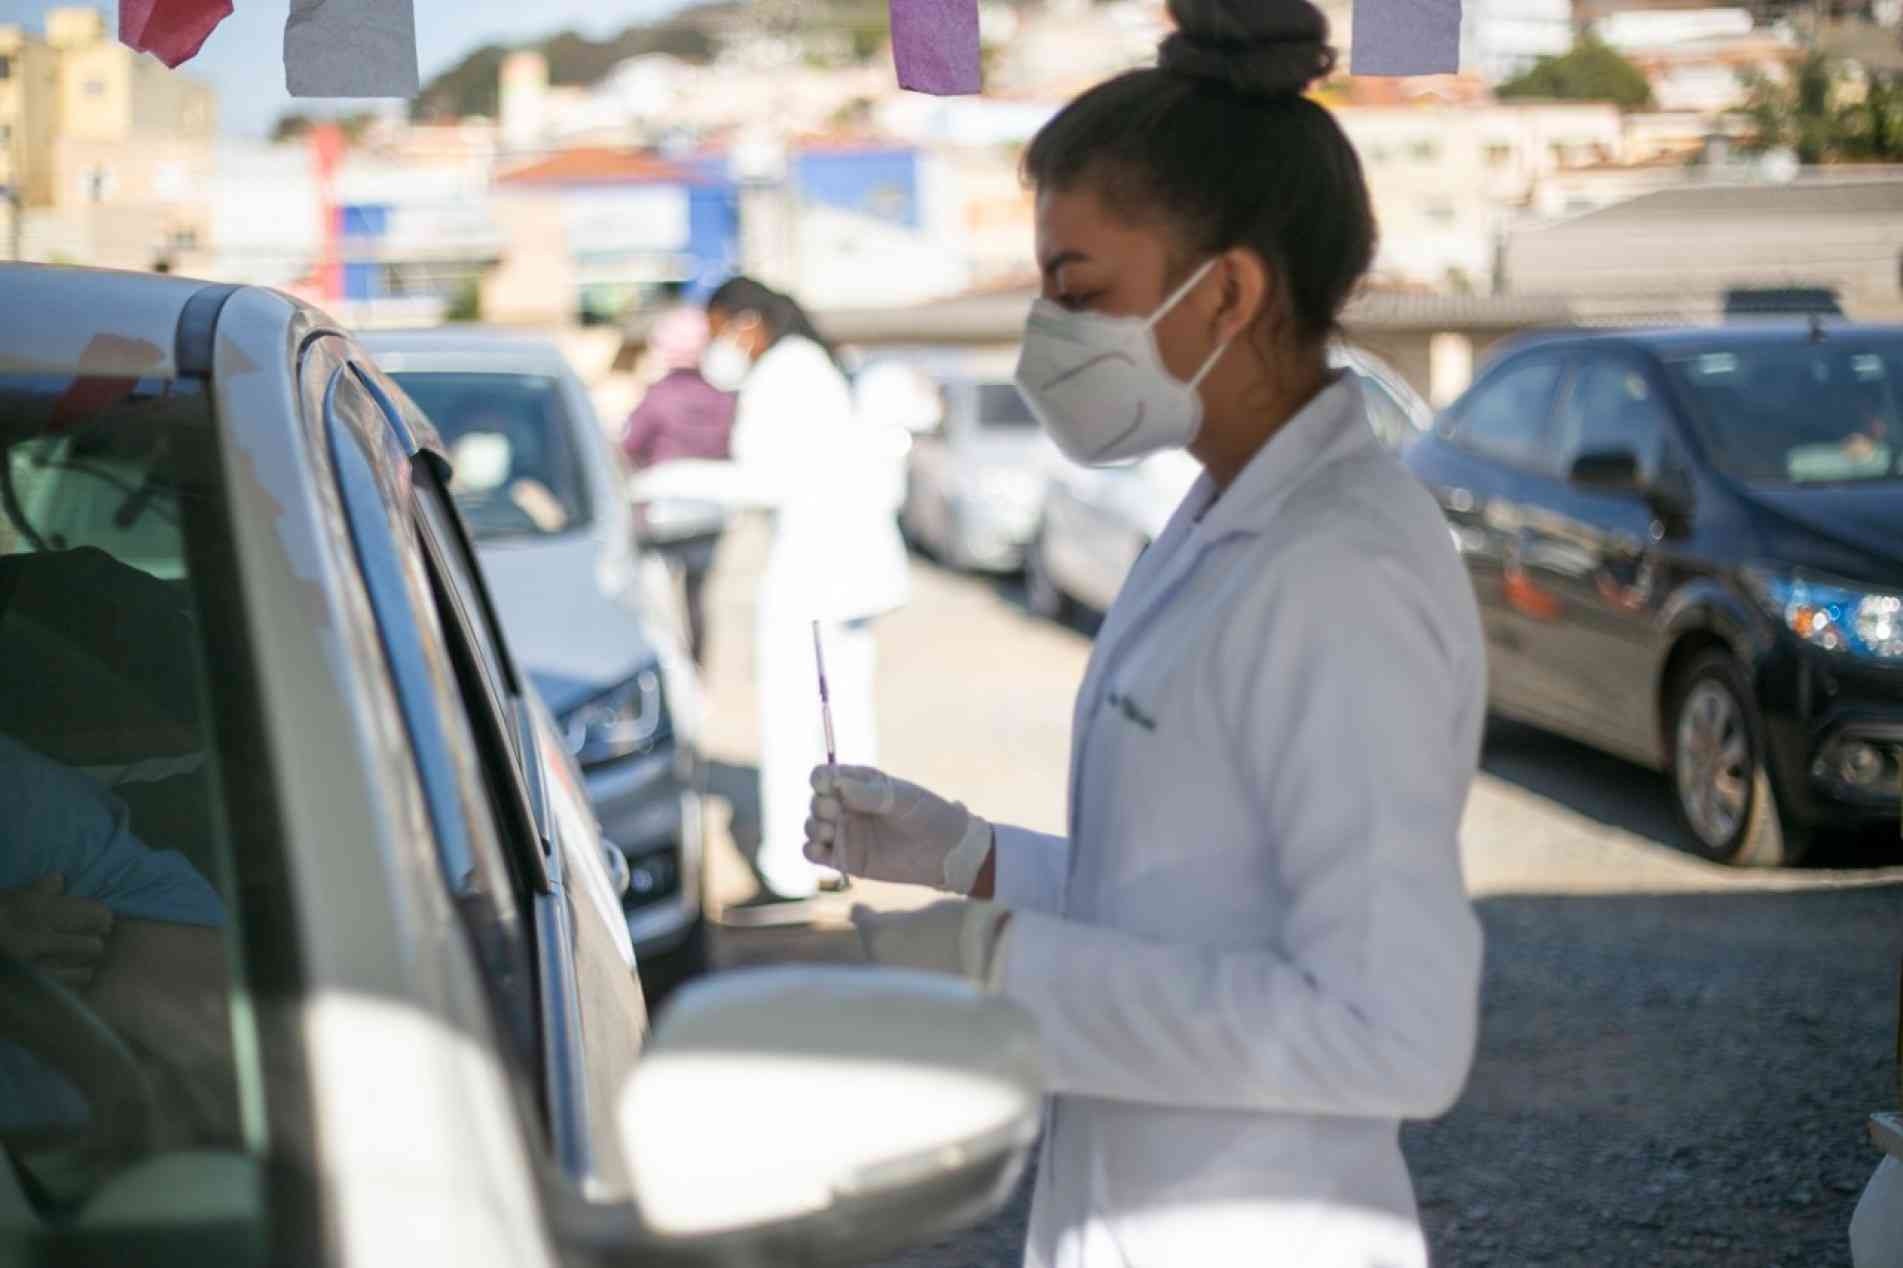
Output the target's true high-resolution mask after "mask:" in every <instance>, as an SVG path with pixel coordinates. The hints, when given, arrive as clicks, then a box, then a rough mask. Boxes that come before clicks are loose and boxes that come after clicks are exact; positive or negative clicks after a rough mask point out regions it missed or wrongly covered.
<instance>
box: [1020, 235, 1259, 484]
mask: <svg viewBox="0 0 1903 1268" xmlns="http://www.w3.org/2000/svg"><path fill="white" fill-rule="evenodd" d="M1215 263H1216V261H1215V260H1214V259H1211V260H1209V261H1208V262H1207V263H1205V264H1204V265H1203V266H1202V267H1201V268H1199V269H1197V270H1196V271H1195V272H1194V273H1192V274H1191V275H1190V277H1189V280H1188V281H1186V282H1184V283H1183V284H1182V285H1181V286H1179V287H1177V288H1176V291H1175V293H1174V294H1172V295H1171V296H1170V297H1169V298H1168V299H1166V300H1164V301H1163V303H1162V306H1161V307H1159V308H1158V309H1157V310H1156V311H1155V312H1154V313H1151V314H1150V315H1149V316H1148V317H1111V316H1105V315H1104V314H1102V313H1086V312H1071V311H1070V310H1068V309H1066V308H1064V307H1063V306H1062V305H1059V304H1055V303H1053V302H1051V301H1050V300H1048V299H1040V300H1038V301H1037V302H1036V303H1035V304H1033V305H1032V306H1031V315H1030V317H1029V319H1028V320H1027V321H1026V322H1025V325H1024V348H1023V351H1022V352H1021V353H1020V354H1019V356H1018V372H1017V384H1018V390H1019V391H1020V392H1022V393H1024V399H1025V401H1026V402H1027V403H1028V404H1029V405H1030V407H1031V412H1032V413H1034V414H1035V415H1037V420H1038V422H1040V423H1042V424H1043V425H1044V430H1045V431H1047V432H1049V433H1050V435H1051V439H1052V440H1054V441H1055V442H1057V447H1058V448H1059V449H1061V450H1063V451H1064V454H1065V455H1066V456H1067V457H1069V458H1070V459H1072V460H1073V461H1075V462H1081V463H1083V464H1084V465H1086V466H1106V465H1108V464H1110V463H1114V462H1123V461H1126V460H1128V459H1131V458H1138V457H1142V456H1143V455H1144V454H1150V453H1155V452H1157V451H1158V450H1162V449H1182V448H1186V447H1188V445H1189V444H1190V442H1192V441H1194V440H1195V439H1196V434H1197V432H1198V431H1200V430H1201V429H1202V424H1203V400H1202V397H1201V396H1200V395H1198V393H1197V391H1196V389H1197V388H1199V387H1200V386H1202V381H1203V379H1204V378H1205V377H1207V376H1208V374H1209V372H1210V370H1212V369H1213V368H1215V365H1216V361H1217V360H1218V359H1219V358H1220V357H1221V356H1222V354H1223V353H1224V352H1225V351H1226V350H1227V349H1228V347H1229V341H1228V340H1227V339H1225V340H1223V342H1222V343H1220V344H1219V345H1217V347H1216V350H1215V351H1214V352H1212V353H1210V354H1209V359H1208V360H1206V361H1204V362H1203V366H1202V369H1200V370H1198V371H1197V372H1196V377H1194V378H1193V379H1191V380H1190V381H1189V382H1187V383H1185V382H1183V381H1182V380H1181V379H1179V378H1177V377H1176V376H1175V375H1173V374H1171V373H1170V372H1169V368H1168V367H1167V366H1165V365H1164V364H1163V355H1162V353H1161V352H1160V351H1158V349H1157V346H1156V323H1157V322H1159V321H1161V320H1162V319H1163V318H1164V317H1165V316H1166V315H1168V313H1169V311H1170V310H1171V309H1173V308H1175V307H1176V305H1177V304H1179V303H1181V302H1182V299H1183V296H1185V295H1187V294H1189V292H1190V291H1191V290H1192V289H1194V288H1195V286H1196V284H1197V283H1198V282H1200V281H1202V280H1203V278H1204V277H1205V276H1206V275H1207V274H1208V273H1209V270H1210V269H1211V268H1213V267H1215Z"/></svg>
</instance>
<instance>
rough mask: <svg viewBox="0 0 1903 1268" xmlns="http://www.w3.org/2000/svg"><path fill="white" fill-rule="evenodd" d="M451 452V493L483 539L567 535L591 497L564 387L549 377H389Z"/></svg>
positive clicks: (582, 519) (422, 373)
mask: <svg viewBox="0 0 1903 1268" xmlns="http://www.w3.org/2000/svg"><path fill="white" fill-rule="evenodd" d="M390 377H392V378H394V379H395V380H396V381H397V382H398V383H399V384H401V385H402V387H403V390H404V391H405V392H407V393H409V396H410V399H411V400H412V401H414V402H416V404H417V406H418V408H420V409H421V410H422V411H423V412H424V413H425V414H427V415H429V419H430V421H431V422H432V423H434V424H436V430H437V431H438V432H440V433H441V434H442V437H443V445H444V447H445V448H447V449H448V450H449V460H450V465H451V467H452V468H453V470H454V472H455V475H454V478H453V479H452V480H451V481H450V486H449V491H450V493H451V494H452V495H454V497H455V499H456V506H457V508H458V509H459V510H461V511H462V513H463V518H464V519H466V520H467V521H468V522H469V528H470V531H471V532H472V533H474V534H475V536H476V538H477V539H478V540H488V539H495V538H502V537H540V536H548V535H552V534H556V533H565V532H569V531H570V530H572V529H575V528H579V527H580V526H581V525H583V524H584V523H586V522H587V520H588V499H587V493H586V490H585V488H584V485H583V480H582V470H581V463H580V461H579V460H578V455H577V454H576V452H575V445H574V440H573V433H572V432H571V431H570V422H571V420H570V419H569V417H568V411H567V409H566V408H565V407H564V406H563V403H562V391H561V384H560V382H559V381H558V380H556V379H554V378H551V377H548V376H546V375H537V374H491V373H479V374H470V373H448V372H441V371H426V370H406V371H401V372H398V373H396V374H393V375H391V376H390Z"/></svg>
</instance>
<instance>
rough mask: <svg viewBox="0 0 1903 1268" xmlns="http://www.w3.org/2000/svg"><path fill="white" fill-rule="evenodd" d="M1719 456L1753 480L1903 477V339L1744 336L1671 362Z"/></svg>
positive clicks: (1726, 467)
mask: <svg viewBox="0 0 1903 1268" xmlns="http://www.w3.org/2000/svg"><path fill="white" fill-rule="evenodd" d="M1667 365H1668V368H1669V371H1670V373H1671V374H1672V376H1673V377H1674V378H1675V379H1676V380H1677V381H1678V382H1679V383H1680V384H1681V385H1682V386H1683V387H1684V388H1685V389H1686V391H1687V395H1688V396H1689V397H1690V400H1691V405H1692V414H1693V421H1694V423H1695V424H1696V426H1697V427H1698V429H1699V431H1700V433H1701V435H1702V438H1703V440H1704V442H1705V447H1706V449H1707V450H1708V451H1709V453H1710V455H1711V459H1712V461H1713V462H1714V463H1715V464H1716V465H1717V466H1718V467H1719V468H1720V469H1721V470H1723V471H1725V472H1727V473H1728V474H1730V475H1732V476H1735V477H1737V478H1739V479H1741V480H1745V481H1747V482H1749V483H1753V484H1819V483H1832V482H1854V481H1869V480H1894V479H1898V478H1903V340H1900V339H1893V338H1892V339H1868V338H1859V339H1839V338H1827V339H1820V340H1817V341H1814V342H1813V341H1811V340H1808V339H1805V340H1802V341H1798V340H1792V341H1791V342H1788V343H1773V342H1769V341H1763V342H1750V343H1745V342H1738V343H1735V344H1733V345H1731V346H1728V347H1726V346H1719V347H1709V348H1704V349H1699V350H1696V351H1691V352H1687V353H1684V354H1682V355H1679V356H1676V357H1673V358H1672V359H1671V360H1669V361H1668V362H1667Z"/></svg>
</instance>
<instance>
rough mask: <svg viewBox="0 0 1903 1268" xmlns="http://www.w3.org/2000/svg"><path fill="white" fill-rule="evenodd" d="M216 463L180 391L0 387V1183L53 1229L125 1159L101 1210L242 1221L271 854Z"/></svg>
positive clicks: (256, 1195)
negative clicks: (129, 1178) (196, 1200)
mask: <svg viewBox="0 0 1903 1268" xmlns="http://www.w3.org/2000/svg"><path fill="white" fill-rule="evenodd" d="M222 471H223V462H222V460H221V455H220V452H219V445H218V438H217V434H216V429H215V427H214V425H213V422H212V412H211V409H210V407H209V402H208V401H207V399H206V397H205V395H204V393H203V392H202V390H201V389H199V388H198V387H197V386H196V385H195V384H191V383H172V382H164V381H144V382H141V381H135V380H131V379H111V378H97V379H94V378H82V379H68V378H63V377H59V376H51V375H0V509H3V510H4V514H0V666H4V668H3V669H0V823H4V824H6V830H5V832H4V833H0V979H4V981H5V983H6V989H5V992H4V993H5V995H6V997H7V999H8V1001H9V1002H8V1006H7V1007H6V1008H4V1009H0V1144H3V1145H4V1147H5V1149H6V1152H7V1154H8V1155H9V1158H8V1159H7V1162H6V1163H5V1164H4V1166H5V1168H6V1169H7V1174H6V1176H5V1177H4V1179H0V1190H3V1189H7V1188H14V1187H15V1186H14V1180H15V1179H16V1178H17V1180H18V1186H17V1189H15V1191H16V1192H19V1193H21V1194H22V1195H23V1196H24V1199H25V1201H26V1202H27V1203H28V1204H29V1205H31V1206H32V1207H33V1208H34V1209H35V1210H36V1211H37V1213H38V1215H39V1216H40V1218H42V1219H44V1220H47V1221H49V1226H50V1225H51V1224H58V1223H60V1222H62V1221H65V1220H68V1219H71V1220H72V1221H73V1224H74V1226H75V1227H78V1228H84V1227H85V1226H86V1221H87V1218H88V1215H89V1213H90V1212H92V1211H93V1210H94V1209H95V1203H94V1199H95V1198H96V1197H97V1196H98V1195H99V1194H100V1193H101V1192H102V1190H104V1189H106V1188H107V1186H108V1185H109V1184H110V1183H111V1182H112V1181H113V1180H114V1179H115V1178H117V1177H121V1176H125V1175H127V1174H128V1173H130V1172H131V1171H133V1170H134V1169H137V1170H138V1172H139V1174H141V1175H143V1176H144V1177H146V1178H145V1180H144V1181H143V1182H142V1183H143V1187H142V1188H138V1189H137V1190H136V1193H142V1194H145V1195H146V1196H145V1197H143V1198H140V1197H137V1196H135V1191H134V1190H128V1189H126V1188H125V1186H124V1185H119V1186H114V1192H116V1193H118V1194H119V1199H123V1201H122V1203H121V1205H120V1206H118V1207H115V1208H114V1210H115V1212H116V1214H115V1215H113V1216H112V1217H111V1218H112V1219H114V1220H118V1221H121V1222H124V1223H128V1224H130V1225H132V1226H134V1227H136V1226H138V1225H140V1224H142V1223H146V1222H149V1223H153V1224H160V1223H165V1222H166V1221H167V1220H168V1219H171V1218H173V1217H172V1216H169V1215H168V1214H167V1211H168V1209H169V1208H170V1206H171V1205H172V1204H173V1203H174V1202H175V1201H176V1199H175V1197H174V1196H173V1195H174V1194H175V1193H176V1192H179V1191H183V1190H186V1189H189V1190H191V1191H193V1192H196V1193H202V1194H203V1195H204V1197H203V1199H202V1203H203V1204H202V1206H198V1207H194V1211H195V1212H196V1213H195V1214H194V1215H192V1216H188V1217H184V1218H187V1219H192V1220H195V1219H200V1218H203V1219H210V1220H217V1221H227V1222H230V1223H231V1224H232V1226H233V1227H234V1228H243V1229H247V1230H256V1229H259V1228H261V1226H262V1225H261V1221H262V1220H263V1218H264V1211H265V1206H266V1204H265V1201H264V1199H263V1196H262V1194H263V1176H264V1170H263V1168H262V1166H261V1162H260V1160H261V1159H262V1157H263V1155H264V1154H265V1152H266V1149H267V1135H268V1134H269V1132H271V1131H273V1130H275V1128H274V1126H272V1125H273V1124H275V1123H276V1121H277V1118H276V1116H277V1114H278V1113H279V1112H281V1111H282V1109H283V1106H282V1104H280V1103H278V1101H279V1098H277V1097H275V1096H274V1095H272V1094H271V1090H270V1089H267V1088H266V1087H265V1084H264V1079H263V1071H264V1069H265V1068H266V1067H265V1066H264V1065H262V1064H261V1063H260V1060H259V1056H258V1054H259V1052H260V1048H259V1043H260V1039H259V1032H258V1031H257V1029H256V1028H255V1025H256V1022H257V1021H258V1018H259V1016H260V1006H264V1007H268V1008H277V1007H280V1006H281V1000H280V999H279V998H278V997H275V996H273V997H271V998H261V997H260V995H259V991H260V988H261V986H262V985H263V984H262V983H261V982H259V981H255V980H251V979H250V978H249V977H248V974H247V958H246V955H245V954H244V951H245V938H246V937H248V936H249V935H250V934H251V933H257V934H258V935H259V936H261V937H271V936H274V935H272V934H271V933H270V929H271V928H272V927H273V922H274V921H280V920H281V913H278V912H276V911H274V910H259V909H258V906H257V905H254V899H259V898H260V895H262V894H264V892H265V890H267V889H269V888H270V883H269V882H268V881H267V882H263V884H262V887H261V879H262V878H264V877H267V876H270V875H281V863H280V862H279V861H278V860H277V856H276V854H275V852H274V850H273V845H272V843H273V839H274V835H273V833H272V831H271V829H270V823H271V818H270V814H269V810H268V807H269V802H268V793H267V789H268V787H269V786H270V785H271V783H272V780H271V776H270V773H269V771H268V769H267V768H266V766H265V764H264V759H263V757H262V756H261V747H262V746H261V744H260V742H259V739H258V737H257V735H256V733H255V732H256V728H255V725H254V724H252V723H249V722H247V721H246V719H247V718H249V717H251V710H250V709H249V708H248V707H247V705H246V703H245V701H246V700H248V699H249V697H248V696H247V695H246V694H245V687H244V685H243V684H245V683H246V682H247V681H248V673H247V671H246V670H245V669H244V662H245V655H244V648H245V641H244V638H245V636H244V634H243V632H242V631H243V629H244V621H243V616H242V613H241V612H240V610H239V605H238V603H237V593H238V592H237V578H236V550H235V544H234V542H233V540H232V533H231V529H230V522H229V519H228V517H227V511H226V497H225V484H224V479H223V475H222ZM253 478H255V477H253ZM240 842H242V848H240V844H239V843H240ZM280 885H281V882H280ZM241 895H242V896H243V901H241ZM262 901H263V905H265V906H270V905H271V902H270V900H262ZM251 926H255V928H251ZM55 931H57V933H55ZM267 993H268V992H267ZM115 1200H118V1199H115ZM199 1257H200V1258H203V1256H199ZM215 1258H218V1259H220V1260H221V1261H226V1260H227V1259H229V1261H230V1262H251V1261H252V1259H253V1257H252V1256H250V1255H249V1254H234V1255H232V1256H225V1255H219V1256H215Z"/></svg>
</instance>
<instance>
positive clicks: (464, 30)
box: [0, 0, 682, 136]
mask: <svg viewBox="0 0 1903 1268" xmlns="http://www.w3.org/2000/svg"><path fill="white" fill-rule="evenodd" d="M415 4H416V52H417V60H418V63H419V64H420V66H421V68H422V72H423V78H424V80H425V81H427V80H428V79H429V77H430V76H431V75H433V74H435V73H437V72H438V71H441V70H444V69H447V68H448V67H450V66H453V65H455V63H456V62H458V61H460V60H461V59H462V56H463V54H465V53H467V52H469V51H470V50H472V49H475V48H478V47H480V46H481V45H484V44H497V43H509V42H518V41H525V40H528V39H531V38H534V37H538V36H543V35H553V34H555V33H556V32H557V31H561V30H564V29H572V30H576V31H580V32H581V33H583V34H584V35H590V36H595V37H600V36H604V35H611V34H613V33H614V32H616V31H619V30H621V29H623V28H624V27H627V26H629V25H631V24H633V23H635V22H642V21H647V20H650V19H653V18H656V17H659V16H661V15H662V14H665V13H667V12H669V11H670V10H673V9H678V8H680V7H681V4H682V0H415ZM232 5H233V7H234V9H235V10H236V12H234V13H233V14H232V15H231V16H230V17H228V18H226V19H225V20H224V21H223V22H222V23H220V24H219V27H218V29H217V30H216V31H213V32H212V35H211V38H210V39H209V40H207V41H206V42H205V47H204V48H203V49H201V50H199V53H198V56H197V57H195V58H193V59H192V60H191V61H189V62H187V63H185V65H184V66H182V67H180V68H179V69H180V70H182V71H183V72H185V73H186V74H189V75H194V76H196V77H198V78H199V79H203V80H205V81H207V82H209V83H210V84H211V85H212V86H213V87H215V88H216V89H217V90H218V116H219V126H220V128H221V129H222V130H223V131H225V132H227V133H232V134H236V135H241V136H262V135H264V134H265V133H266V132H268V131H270V128H271V123H272V121H273V120H275V119H276V118H277V117H278V116H279V115H280V114H282V113H284V112H285V111H287V110H306V111H310V112H312V113H316V112H317V111H318V110H320V109H322V108H324V107H326V106H328V105H330V104H338V105H342V106H353V107H357V108H361V107H362V106H365V105H369V104H373V103H368V102H355V103H350V102H345V103H327V102H321V101H315V102H314V101H299V100H295V99H293V98H292V97H291V96H290V94H289V93H287V92H285V91H284V17H285V14H286V12H287V11H288V10H289V8H290V5H289V3H288V0H232ZM57 7H59V6H58V5H57V4H50V3H47V2H46V0H0V24H4V23H18V24H19V25H21V26H24V27H26V28H27V29H28V30H29V31H32V32H34V33H35V34H38V33H40V32H41V31H43V30H44V25H43V22H42V15H43V14H44V13H45V11H46V10H47V9H50V8H57ZM94 7H97V8H100V9H103V10H104V11H105V12H106V15H107V19H106V21H107V26H108V29H110V30H113V31H117V30H118V17H117V8H118V7H117V5H116V4H114V3H112V0H103V2H99V3H96V4H95V6H94Z"/></svg>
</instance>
